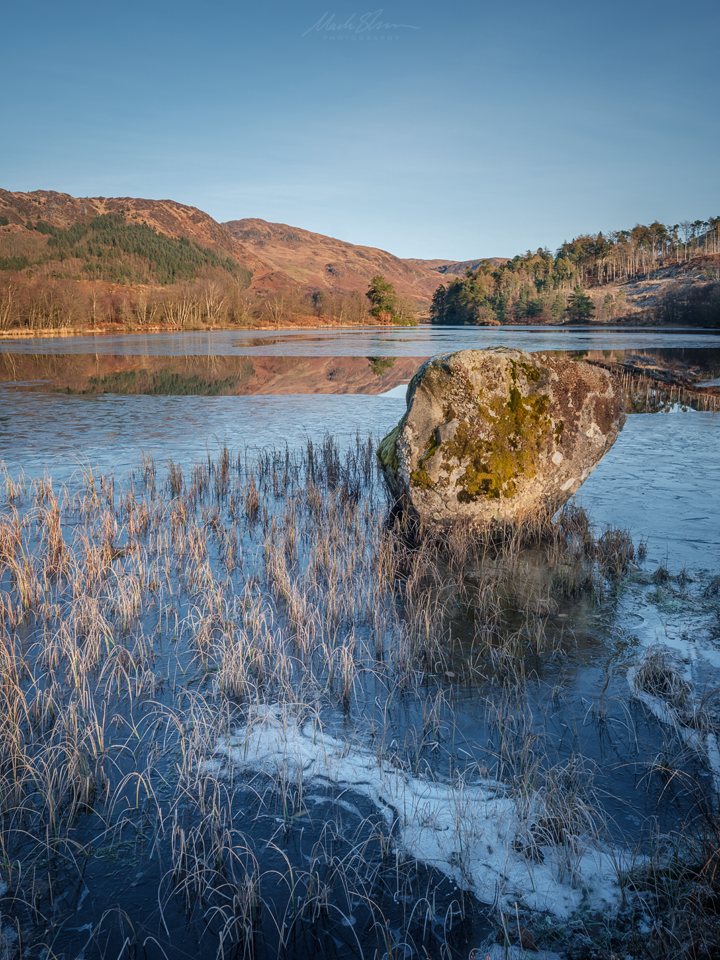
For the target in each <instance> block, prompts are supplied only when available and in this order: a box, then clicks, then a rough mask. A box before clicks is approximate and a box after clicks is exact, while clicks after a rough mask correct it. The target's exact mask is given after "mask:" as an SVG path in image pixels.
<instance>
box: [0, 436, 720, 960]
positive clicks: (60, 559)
mask: <svg viewBox="0 0 720 960" xmlns="http://www.w3.org/2000/svg"><path fill="white" fill-rule="evenodd" d="M2 490H3V502H2V515H1V517H0V587H1V589H2V592H1V593H0V631H1V635H0V661H1V662H0V877H1V879H2V884H3V890H4V896H3V900H2V902H1V909H2V936H3V947H2V949H3V952H4V953H7V955H8V956H13V955H17V956H20V955H22V956H37V957H40V956H42V957H43V958H51V957H60V956H69V955H74V956H83V957H86V958H88V957H90V956H107V957H110V956H112V957H124V956H130V955H143V956H152V957H155V956H157V957H161V956H164V957H170V956H178V957H179V956H181V955H183V956H184V955H186V954H187V953H193V954H195V955H201V956H208V957H249V958H255V957H276V956H293V957H294V956H305V955H308V956H310V955H316V954H320V955H323V956H326V955H327V956H336V957H346V956H357V957H368V958H370V957H377V958H378V960H380V958H382V957H387V958H388V960H391V958H395V957H411V956H415V955H417V956H419V957H439V958H448V957H455V956H461V955H464V956H466V955H467V954H468V952H469V950H470V948H471V947H473V946H476V945H477V942H479V940H480V939H482V938H483V937H488V936H490V937H492V936H497V937H499V942H503V943H507V944H510V943H513V942H516V943H519V942H521V940H522V937H523V936H525V938H526V939H527V936H526V935H525V934H523V931H529V930H530V928H532V929H533V930H534V931H535V932H534V934H533V936H535V937H537V939H538V942H539V943H545V944H546V945H548V944H549V945H551V946H552V945H553V944H554V945H556V946H557V945H558V944H559V945H560V946H561V947H563V949H565V950H566V952H568V955H572V956H588V957H589V956H607V957H610V955H611V953H612V952H613V951H615V950H618V949H621V948H622V949H626V948H627V949H631V950H636V951H640V952H638V953H637V955H638V956H643V955H644V954H643V953H642V948H643V947H642V945H643V943H644V942H645V941H647V937H645V939H643V935H642V929H644V928H643V927H642V924H646V925H647V924H651V925H652V924H656V927H653V928H652V929H653V930H656V929H657V930H658V931H659V930H660V929H661V927H660V926H657V924H661V923H667V922H668V920H667V918H668V917H670V918H671V922H672V923H674V924H675V926H674V927H673V939H672V943H673V945H674V947H673V949H675V950H676V952H675V953H672V954H670V953H667V954H661V953H655V954H653V955H654V956H661V955H667V956H671V955H672V956H687V957H696V956H697V957H700V956H705V955H707V956H712V953H711V952H710V953H707V951H706V953H705V954H703V953H702V949H705V948H707V950H711V949H715V948H716V946H717V936H716V933H717V930H715V933H713V927H712V924H711V922H710V921H711V919H712V918H713V917H716V916H717V912H718V911H717V907H718V897H720V892H719V891H720V877H718V875H717V866H718V851H717V847H718V843H717V839H718V834H717V830H718V820H717V817H716V813H715V808H714V807H713V804H712V802H709V801H708V800H707V798H706V797H702V796H700V795H699V793H697V791H694V789H691V787H692V786H693V785H692V784H691V782H690V780H689V779H688V775H687V774H686V772H685V767H684V766H683V760H682V758H681V759H680V760H678V765H677V766H676V767H674V768H673V769H674V770H676V771H677V773H676V777H675V783H676V784H677V785H679V786H681V787H682V789H681V790H678V791H676V790H675V787H674V786H673V785H670V786H667V787H666V789H665V790H664V791H663V792H662V796H661V797H660V799H659V800H658V803H659V804H660V805H662V803H665V804H669V806H670V807H672V803H673V802H676V803H677V804H678V806H677V807H672V810H674V811H676V812H677V810H680V811H681V813H682V814H683V816H684V817H685V819H684V821H683V825H682V828H681V829H680V828H678V829H677V830H675V831H674V832H673V833H672V834H667V835H666V834H663V839H662V843H660V841H659V840H658V842H657V843H656V845H655V848H653V843H655V841H656V840H657V837H656V835H655V834H652V835H650V834H649V835H648V838H647V840H646V841H645V840H644V841H643V842H640V841H637V842H636V845H635V847H633V848H632V849H628V847H627V843H623V840H622V837H621V836H620V831H619V829H618V826H617V823H616V822H614V821H613V817H612V815H610V814H608V811H607V809H606V806H607V804H606V803H605V800H604V798H603V795H602V792H603V791H602V789H600V788H599V787H598V785H597V779H598V778H597V771H595V770H594V769H593V762H591V761H589V760H587V758H584V757H583V756H582V754H581V752H580V751H579V750H577V749H575V748H573V749H570V750H568V749H566V747H565V746H564V745H561V746H558V742H556V739H555V738H554V735H553V719H552V717H553V715H554V714H558V715H559V714H560V713H561V712H562V710H561V707H562V701H563V696H564V694H563V681H562V671H563V669H564V667H563V664H565V663H566V661H567V658H568V655H569V653H571V652H572V651H573V649H574V647H575V646H576V644H577V642H578V639H577V635H576V634H575V632H574V631H573V630H571V629H568V628H567V626H566V622H567V617H568V612H567V611H568V610H572V609H575V607H577V605H578V604H584V605H585V606H586V607H588V608H592V609H593V610H602V609H605V607H607V605H608V604H611V603H612V598H613V595H614V591H616V590H617V589H618V588H619V584H620V583H621V582H622V578H623V577H624V576H625V575H626V574H627V573H628V571H629V570H631V569H635V565H636V564H635V561H636V560H637V557H636V556H635V552H634V547H633V545H632V542H631V541H630V538H629V537H628V536H627V534H626V533H624V532H623V531H619V530H607V531H603V532H602V533H601V534H600V535H597V534H596V533H595V532H594V531H593V528H592V525H591V523H590V521H589V519H588V517H587V515H586V514H585V513H584V511H582V510H581V509H579V508H577V507H573V506H570V507H568V508H567V509H565V510H564V511H563V512H561V513H560V514H559V515H558V516H557V517H553V516H551V515H549V514H547V515H543V514H538V515H536V516H533V517H530V518H527V519H526V520H525V521H524V522H523V523H522V524H517V525H514V526H512V527H511V526H508V527H507V528H506V529H500V530H498V529H495V530H493V531H489V532H485V533H478V532H477V531H473V530H471V529H469V528H458V529H456V530H454V531H453V533H452V535H448V536H446V537H437V536H431V535H429V534H428V533H427V532H424V531H421V530H416V529H409V528H408V525H407V524H406V523H405V522H404V520H403V518H402V517H397V516H394V515H393V513H392V511H390V509H389V508H390V504H389V503H388V501H387V499H386V494H385V491H384V488H383V486H382V484H381V482H380V480H379V476H378V473H377V469H376V463H375V451H374V447H373V443H372V439H371V438H361V437H360V436H358V437H357V438H356V441H355V443H354V444H353V445H352V446H351V447H350V449H348V450H346V451H340V450H339V448H338V446H337V444H336V443H335V442H334V440H333V439H332V437H331V436H325V438H324V439H322V440H321V441H320V442H315V441H313V440H310V439H308V440H307V443H306V445H305V447H304V448H302V449H299V450H291V449H290V448H285V449H281V450H278V449H269V450H260V451H250V450H242V451H231V450H230V449H228V448H227V447H226V446H224V445H222V444H221V445H219V447H218V449H217V451H216V452H213V453H212V454H211V453H209V454H208V456H207V459H206V460H204V461H203V462H200V463H195V464H192V465H190V466H187V465H184V464H177V463H173V462H172V461H170V462H169V463H168V464H167V467H166V468H164V469H162V470H160V469H158V467H157V465H156V464H155V462H154V460H153V458H152V456H150V455H144V456H143V457H142V460H141V462H140V463H139V465H138V467H137V469H136V470H135V471H134V472H133V474H132V476H131V477H130V478H129V479H128V480H127V481H125V482H123V483H119V482H117V483H116V482H115V479H114V478H113V477H112V476H107V475H100V474H97V473H96V472H94V471H93V470H92V469H90V468H86V469H84V470H81V471H80V472H79V473H78V474H77V476H76V478H75V482H73V483H72V484H70V485H68V486H65V487H60V488H57V489H56V487H55V485H54V483H53V481H52V479H51V478H50V477H48V476H45V477H43V478H42V479H40V478H35V479H32V480H30V479H27V478H24V477H20V478H17V477H11V476H10V475H9V474H7V472H6V473H5V474H4V476H3V478H2ZM649 669H650V668H646V672H647V670H649ZM545 675H547V676H550V675H552V676H553V677H554V678H555V679H553V681H552V689H550V688H549V687H548V684H547V683H546V682H545V680H544V677H545ZM607 677H608V679H607V682H606V683H605V686H604V687H603V689H602V691H601V692H600V693H599V695H598V697H597V701H596V702H594V703H593V705H592V707H591V708H588V710H587V711H586V713H585V717H584V719H583V722H584V721H585V720H587V718H588V717H590V718H591V721H592V723H593V724H594V728H595V729H596V730H597V734H598V737H601V736H602V731H603V730H604V729H607V728H608V725H609V724H610V722H611V720H612V719H613V718H615V719H617V718H618V717H619V718H622V722H623V723H625V725H626V727H627V729H628V730H630V731H631V733H632V735H630V734H629V735H628V737H627V738H626V740H627V743H628V744H630V743H631V741H633V737H634V743H635V750H636V753H637V732H636V731H635V730H634V727H633V724H634V723H635V720H634V714H633V711H632V710H631V708H630V707H629V706H628V704H627V702H625V701H623V702H622V703H621V702H620V700H619V699H618V700H616V701H613V690H614V689H615V688H614V687H613V686H612V684H611V681H610V674H609V673H608V675H607ZM558 678H559V679H558ZM468 704H469V705H468ZM618 722H620V720H618ZM563 737H564V734H563ZM563 737H561V738H560V740H561V741H562V740H563ZM624 742H625V741H624ZM563 743H564V741H563ZM628 749H630V748H629V746H628ZM298 751H300V752H298ZM303 751H304V752H303ZM623 763H625V759H623ZM352 764H354V766H352ZM686 766H687V765H686ZM657 769H658V764H655V766H654V768H653V771H652V774H651V775H650V774H649V775H648V776H649V777H650V778H652V777H653V776H655V774H656V772H657ZM668 769H669V768H668ZM348 770H349V771H350V772H349V773H348ZM353 771H355V772H353ZM671 779H672V778H671ZM376 780H377V782H378V783H382V789H380V787H376V786H373V785H372V784H374V783H375V781H376ZM680 794H681V795H680ZM428 798H429V799H428ZM688 798H690V799H688ZM671 801H672V802H671ZM489 811H495V812H494V814H493V816H497V817H500V813H499V812H498V811H501V812H502V816H503V817H504V818H505V820H504V821H503V822H504V826H503V828H502V831H503V832H502V836H503V837H504V840H503V842H504V843H506V846H507V850H506V852H505V854H504V856H505V857H506V866H505V867H504V868H503V869H505V870H506V872H507V873H509V872H510V865H511V863H510V861H512V866H513V869H519V870H520V871H521V872H523V873H525V874H526V875H527V877H528V878H529V879H530V881H531V883H535V882H536V881H537V883H538V884H539V883H540V878H541V877H542V876H546V875H547V877H548V878H549V880H548V883H552V884H554V885H555V886H554V887H553V889H557V890H561V889H562V890H564V891H566V893H567V891H569V893H567V896H568V897H569V898H570V899H569V900H568V902H569V903H570V902H572V904H575V907H573V910H572V911H569V912H566V914H565V915H564V919H562V918H561V921H558V919H557V916H556V917H555V919H554V920H551V915H552V909H551V907H550V906H548V907H546V908H543V909H542V910H540V909H538V908H537V907H532V905H529V904H528V902H524V901H523V900H522V899H521V898H519V897H518V896H517V895H513V889H514V888H513V886H512V883H511V881H510V880H509V879H508V878H507V877H506V876H505V874H504V873H503V871H502V870H498V871H496V872H495V873H494V874H492V876H493V877H495V879H494V880H493V884H494V886H493V887H492V889H486V888H485V886H483V884H485V883H486V882H485V880H482V879H479V878H480V877H481V875H480V874H479V873H478V870H479V867H478V854H477V851H478V844H480V843H481V842H482V843H485V844H486V845H487V837H486V833H484V832H483V831H484V830H485V827H484V826H483V824H484V823H485V819H486V818H488V817H489V816H490V813H489ZM671 812H672V811H671ZM505 821H507V822H505ZM498 829H499V828H498ZM429 835H432V836H433V837H435V840H434V841H433V842H434V843H435V844H436V847H437V854H436V856H435V857H434V859H433V858H430V860H428V858H427V857H426V856H425V855H424V854H423V850H424V849H426V848H427V843H428V840H427V837H428V836H429ZM446 835H447V836H451V837H452V844H451V847H448V846H447V844H445V845H443V844H444V840H443V839H442V838H443V837H445V836H446ZM670 835H672V838H673V840H672V844H671V846H672V850H669V848H668V843H669V841H668V840H667V836H670ZM438 837H439V838H440V839H437V838H438ZM636 839H637V838H636ZM423 843H424V844H425V847H423ZM673 845H674V846H673ZM446 847H447V849H446ZM603 848H604V850H605V852H604V853H602V850H603ZM433 849H435V848H433ZM608 850H609V851H611V853H610V854H607V851H608ZM593 851H594V852H596V853H597V852H598V851H600V853H598V854H597V855H598V856H600V855H602V856H603V857H605V861H604V862H606V867H607V863H608V862H610V860H611V861H612V862H611V863H610V873H611V874H612V877H611V881H610V880H609V881H608V883H610V882H611V883H612V885H614V888H615V889H616V890H617V891H618V894H619V897H620V900H619V901H618V902H619V904H620V906H619V907H618V909H617V911H616V912H615V914H613V916H614V918H615V919H614V920H613V922H612V923H607V924H605V925H604V926H602V925H601V927H602V928H601V929H594V928H593V929H590V928H591V927H592V923H590V922H589V921H588V916H589V915H590V914H588V911H587V910H586V909H585V906H584V903H585V901H588V896H586V895H585V893H583V889H582V888H583V882H584V881H583V871H584V870H585V869H586V867H587V864H588V862H589V859H588V858H590V857H591V854H593ZM593 855H594V854H593ZM608 857H609V858H610V860H608ZM493 869H495V868H493ZM543 871H545V872H544V873H543ZM482 876H483V877H484V876H485V875H484V874H483V875H482ZM503 877H505V879H503ZM486 886H487V884H486ZM513 896H515V899H514V900H513ZM573 898H574V899H573ZM583 898H584V899H583ZM576 907H577V909H576ZM568 909H569V908H568ZM573 911H574V912H573ZM623 911H624V912H623ZM698 911H700V912H702V911H704V913H703V916H705V917H707V918H708V921H707V923H699V922H696V920H695V919H693V918H695V915H696V913H697V912H698ZM661 917H662V918H664V919H663V920H662V921H661V919H660V918H661ZM683 924H685V926H683ZM596 926H597V925H596ZM686 928H687V929H686ZM662 929H664V928H662ZM513 931H514V932H513ZM528 935H529V934H528ZM653 936H654V934H653ZM583 938H584V939H583ZM651 939H652V938H651ZM659 939H660V935H659V934H658V936H657V937H656V938H655V940H653V942H654V943H656V942H659ZM647 942H649V941H647ZM583 944H585V946H584V947H583V946H582V945H583ZM588 944H589V946H588ZM653 949H655V948H653ZM658 949H659V948H658ZM582 950H585V953H583V952H582ZM592 950H595V951H596V952H595V953H594V954H593V953H592ZM573 951H574V952H573ZM598 951H601V952H598ZM602 951H605V952H604V953H603V952H602ZM683 951H684V952H683Z"/></svg>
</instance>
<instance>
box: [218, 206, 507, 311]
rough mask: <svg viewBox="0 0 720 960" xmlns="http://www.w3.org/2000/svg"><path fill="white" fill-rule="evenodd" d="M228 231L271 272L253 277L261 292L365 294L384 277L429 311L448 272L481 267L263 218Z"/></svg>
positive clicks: (232, 223)
mask: <svg viewBox="0 0 720 960" xmlns="http://www.w3.org/2000/svg"><path fill="white" fill-rule="evenodd" d="M224 226H226V227H227V228H228V230H229V231H230V233H231V234H232V236H233V237H234V238H235V239H236V240H237V241H238V242H239V243H240V244H241V245H242V246H243V247H244V248H245V249H247V250H251V251H252V252H253V253H254V254H255V255H256V256H257V257H258V258H260V259H262V260H263V261H265V262H266V263H267V264H268V266H269V267H270V268H271V269H270V270H269V271H268V273H266V274H265V275H264V276H262V277H254V278H253V288H254V289H257V290H259V291H262V292H265V291H268V290H273V289H283V288H286V287H287V286H288V284H291V285H295V286H299V287H302V288H303V289H311V290H327V291H330V292H333V293H349V292H350V291H352V290H361V291H365V290H366V289H367V287H368V284H369V281H370V279H371V278H372V277H374V276H375V275H376V274H381V275H382V276H383V277H385V279H386V280H388V281H389V282H390V283H392V284H393V286H394V287H395V289H396V290H397V292H398V293H400V294H402V296H404V297H407V299H408V300H411V301H413V302H415V303H417V304H422V305H424V306H429V304H430V301H431V299H432V295H433V293H434V292H435V290H436V289H437V288H438V286H439V285H440V284H441V283H442V282H443V280H444V277H443V274H444V273H445V272H446V271H447V272H448V273H451V274H452V273H457V274H458V275H461V276H464V275H465V267H466V266H470V265H471V264H474V263H478V264H479V263H480V262H481V261H480V260H478V261H474V260H473V261H470V260H468V261H466V262H464V263H454V262H453V261H451V260H402V259H400V257H396V256H393V254H392V253H387V252H386V251H385V250H378V249H377V248H376V247H363V246H359V245H358V244H354V243H347V242H346V241H344V240H336V239H334V238H333V237H326V236H323V234H320V233H311V232H310V231H309V230H302V229H300V228H299V227H291V226H288V225H287V224H285V223H268V222H267V221H265V220H258V219H250V218H249V219H246V220H230V221H228V222H227V223H226V224H224ZM498 262H500V261H499V260H498Z"/></svg>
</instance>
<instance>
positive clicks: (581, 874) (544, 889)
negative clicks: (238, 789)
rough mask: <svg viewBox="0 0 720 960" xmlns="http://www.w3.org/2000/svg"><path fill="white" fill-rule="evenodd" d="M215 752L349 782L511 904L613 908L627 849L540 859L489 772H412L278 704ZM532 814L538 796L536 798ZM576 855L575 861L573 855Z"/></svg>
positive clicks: (594, 848)
mask: <svg viewBox="0 0 720 960" xmlns="http://www.w3.org/2000/svg"><path fill="white" fill-rule="evenodd" d="M217 757H224V758H226V760H227V761H228V762H230V763H232V764H234V765H235V767H237V768H240V769H242V770H244V771H247V772H264V773H267V774H269V775H271V776H274V777H277V776H280V777H282V778H286V779H289V780H295V781H297V780H298V779H299V778H300V777H302V780H303V782H305V783H308V781H310V780H319V781H323V782H325V783H330V784H333V785H338V786H342V787H345V788H351V789H352V790H353V791H354V792H356V793H360V794H362V795H364V796H366V797H367V798H369V799H370V800H371V801H372V802H373V803H374V804H376V805H377V807H378V808H379V809H380V810H382V811H383V813H384V816H385V818H386V820H387V822H388V825H390V826H391V827H393V828H394V829H395V830H396V831H397V832H398V835H399V837H400V839H401V842H402V847H403V849H404V852H405V853H406V854H407V855H409V856H413V857H417V858H418V859H419V860H422V861H423V862H424V863H425V864H427V865H428V866H431V867H435V868H436V869H438V870H440V871H441V872H443V873H444V874H446V875H447V876H449V877H451V878H452V879H453V880H454V881H455V882H456V883H457V884H458V885H461V886H462V887H464V888H465V889H469V890H472V891H473V892H474V893H475V895H476V896H477V897H478V899H480V900H481V901H484V902H488V903H491V902H494V901H496V900H497V901H498V902H499V903H500V904H501V905H502V904H504V905H505V906H506V907H507V908H508V909H509V908H510V907H511V905H512V904H514V903H515V902H516V901H518V902H521V903H522V904H524V905H525V906H527V907H528V908H529V909H532V910H538V911H548V912H550V913H552V914H553V915H555V916H556V917H558V918H560V919H566V918H568V917H569V916H571V915H572V914H573V913H574V912H575V911H577V910H578V909H579V908H580V907H581V906H585V905H591V906H592V908H593V909H594V910H598V909H608V908H610V909H612V908H613V906H614V905H615V904H616V903H617V901H618V898H619V895H620V890H619V887H618V884H617V875H618V871H619V870H620V869H621V868H622V867H623V866H624V864H622V863H621V861H622V853H621V852H620V851H617V850H613V849H610V848H609V847H607V846H605V848H604V849H602V850H601V849H600V848H599V846H598V845H597V844H595V843H594V842H593V841H592V840H591V839H589V838H577V841H576V845H575V846H573V848H572V850H571V851H569V849H568V848H564V847H562V846H557V847H554V846H543V847H542V848H541V849H542V854H543V857H544V860H543V861H542V862H538V861H537V859H535V860H533V859H526V857H525V856H523V854H522V852H519V851H518V849H516V847H514V846H513V844H514V842H515V841H516V839H517V831H518V828H519V826H520V818H521V814H520V811H519V809H518V806H517V804H516V802H515V800H514V799H513V798H512V797H511V796H510V795H509V793H508V792H507V791H506V789H505V788H504V787H503V785H502V784H500V783H497V782H494V781H492V780H490V779H487V778H486V779H477V780H475V781H474V782H464V781H463V780H462V779H457V780H454V781H442V780H439V779H437V780H432V779H424V778H422V777H417V776H413V775H411V774H410V773H409V772H407V771H405V770H402V769H400V768H399V767H398V766H396V765H395V764H393V763H390V762H388V761H387V760H384V759H382V758H380V757H378V756H377V755H376V754H374V753H373V752H371V751H370V750H369V749H367V747H365V746H364V745H362V744H358V743H352V742H350V741H347V740H342V739H337V738H335V737H333V736H330V735H329V734H327V733H326V732H325V731H324V730H323V728H322V726H321V725H319V724H318V723H317V722H316V721H307V722H300V721H298V720H297V719H296V718H294V717H292V716H290V715H289V714H287V713H284V712H282V711H281V710H280V709H279V708H278V709H271V710H267V709H266V710H263V711H260V712H259V713H256V714H254V715H253V716H251V717H250V718H249V719H248V721H247V722H246V724H245V725H243V726H241V727H240V728H238V729H237V730H236V732H235V734H234V735H233V736H231V737H228V738H223V739H221V740H220V741H219V742H218V744H217V748H216V759H217ZM529 809H530V811H531V812H532V803H531V805H530V808H529ZM568 857H569V858H570V859H571V860H572V864H571V865H569V863H568V860H567V858H568Z"/></svg>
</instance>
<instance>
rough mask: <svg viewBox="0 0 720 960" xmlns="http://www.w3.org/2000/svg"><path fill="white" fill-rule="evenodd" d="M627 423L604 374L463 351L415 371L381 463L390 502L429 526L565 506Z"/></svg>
mask: <svg viewBox="0 0 720 960" xmlns="http://www.w3.org/2000/svg"><path fill="white" fill-rule="evenodd" d="M624 422H625V413H624V406H623V398H622V395H621V393H620V391H619V388H618V387H617V386H616V385H615V383H614V382H613V380H612V378H611V377H610V376H609V375H608V374H607V373H606V372H605V371H604V370H601V369H598V368H596V367H592V366H590V365H588V364H585V363H578V362H575V361H571V360H564V359H558V358H556V357H548V356H546V355H543V354H528V353H523V352H521V351H519V350H484V351H480V350H461V351H459V352H457V353H453V354H448V355H445V356H440V357H435V358H433V359H432V360H428V361H426V362H425V363H424V364H423V365H422V366H421V367H420V369H419V370H418V372H417V373H416V374H415V376H414V377H413V379H412V380H411V382H410V384H409V386H408V391H407V410H406V412H405V414H404V416H403V417H402V419H401V421H400V423H399V424H398V425H397V427H395V428H394V430H392V431H391V432H390V433H389V434H388V435H387V436H386V437H385V438H384V439H383V440H382V442H381V443H380V446H379V448H378V458H379V460H380V463H381V466H382V468H383V473H384V475H385V478H386V480H387V483H388V486H389V487H390V490H391V491H392V493H393V494H394V496H395V497H396V498H398V499H399V498H401V497H403V498H405V499H406V500H407V502H408V503H409V504H410V505H411V506H412V508H413V509H414V510H415V511H416V512H417V513H418V514H419V515H420V517H421V519H422V520H423V521H425V522H426V524H428V525H430V526H436V525H441V526H442V525H448V524H451V523H452V522H453V521H455V520H458V519H466V520H467V519H469V520H471V521H472V522H487V521H488V520H507V519H511V518H512V517H514V516H516V515H518V513H521V512H526V511H530V510H533V509H536V508H538V507H540V506H543V507H547V506H548V504H551V505H557V506H560V505H561V504H562V503H564V502H565V500H567V499H568V498H569V497H570V496H571V495H572V494H573V493H574V492H575V491H576V490H577V489H578V487H579V486H580V484H581V483H582V482H583V481H584V480H585V479H586V478H587V477H588V476H589V474H590V472H591V471H592V470H593V468H594V467H595V466H596V464H597V463H598V461H599V460H600V459H601V458H602V456H604V454H605V453H606V452H607V450H608V449H609V448H610V446H612V444H613V443H614V441H615V439H616V437H617V435H618V433H619V431H620V430H621V429H622V426H623V424H624Z"/></svg>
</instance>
